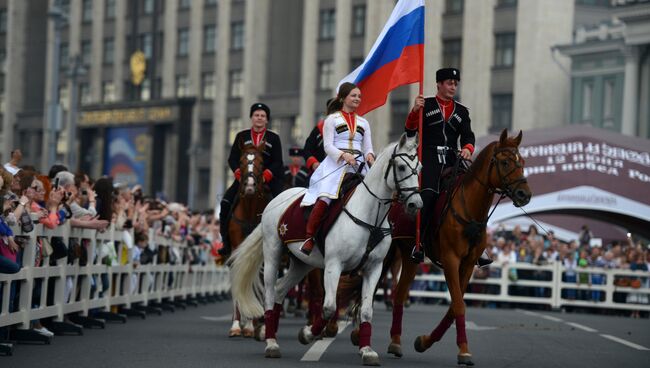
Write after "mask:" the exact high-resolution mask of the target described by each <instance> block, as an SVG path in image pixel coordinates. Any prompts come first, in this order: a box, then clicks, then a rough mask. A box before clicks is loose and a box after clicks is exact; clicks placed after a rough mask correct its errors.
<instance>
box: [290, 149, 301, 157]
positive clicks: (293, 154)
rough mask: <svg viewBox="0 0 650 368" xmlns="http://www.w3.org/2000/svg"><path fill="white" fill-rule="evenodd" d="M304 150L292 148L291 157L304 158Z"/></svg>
mask: <svg viewBox="0 0 650 368" xmlns="http://www.w3.org/2000/svg"><path fill="white" fill-rule="evenodd" d="M302 153H303V150H302V148H300V147H291V148H289V156H301V157H302Z"/></svg>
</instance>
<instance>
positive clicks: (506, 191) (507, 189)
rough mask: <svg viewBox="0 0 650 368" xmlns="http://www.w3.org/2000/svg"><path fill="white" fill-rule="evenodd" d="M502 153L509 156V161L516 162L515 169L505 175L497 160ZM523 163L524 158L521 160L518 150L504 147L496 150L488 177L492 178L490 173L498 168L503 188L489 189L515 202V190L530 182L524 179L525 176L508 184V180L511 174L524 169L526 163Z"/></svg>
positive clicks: (491, 160)
mask: <svg viewBox="0 0 650 368" xmlns="http://www.w3.org/2000/svg"><path fill="white" fill-rule="evenodd" d="M500 153H502V154H505V155H506V156H507V159H509V160H510V161H512V162H514V167H513V168H512V169H511V170H510V171H508V172H507V173H505V174H504V173H503V170H502V169H501V165H499V162H498V161H499V158H497V155H498V154H500ZM522 161H523V158H521V155H520V154H519V150H518V149H517V148H513V147H503V148H498V149H495V150H494V153H493V154H492V158H491V159H490V167H489V168H488V177H489V176H490V172H491V171H492V168H493V167H495V166H496V170H497V175H498V176H499V182H500V183H501V187H502V188H488V189H489V190H491V191H492V192H494V193H496V194H503V195H505V196H506V197H508V198H510V199H512V200H513V201H514V198H513V196H514V192H515V190H517V188H518V187H519V186H520V185H521V184H525V183H527V182H528V181H527V180H526V177H524V176H523V175H522V177H520V178H518V179H515V180H512V181H510V182H507V181H506V179H507V178H508V177H509V176H510V174H512V173H513V172H515V171H516V170H518V169H520V168H522V167H524V163H523V162H522Z"/></svg>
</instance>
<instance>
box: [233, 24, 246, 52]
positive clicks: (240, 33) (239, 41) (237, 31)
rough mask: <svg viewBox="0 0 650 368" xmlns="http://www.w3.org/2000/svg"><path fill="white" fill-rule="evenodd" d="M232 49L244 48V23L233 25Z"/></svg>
mask: <svg viewBox="0 0 650 368" xmlns="http://www.w3.org/2000/svg"><path fill="white" fill-rule="evenodd" d="M230 28H231V30H230V31H231V34H230V37H231V38H230V48H231V49H233V50H241V49H243V48H244V22H234V23H233V24H232V25H231V27H230Z"/></svg>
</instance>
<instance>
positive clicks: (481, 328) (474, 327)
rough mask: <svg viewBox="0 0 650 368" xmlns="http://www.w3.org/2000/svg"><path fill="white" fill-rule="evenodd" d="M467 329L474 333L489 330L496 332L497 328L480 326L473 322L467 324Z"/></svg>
mask: <svg viewBox="0 0 650 368" xmlns="http://www.w3.org/2000/svg"><path fill="white" fill-rule="evenodd" d="M465 329H467V330H473V331H487V330H496V327H490V326H479V325H477V324H476V323H474V322H472V321H467V322H465Z"/></svg>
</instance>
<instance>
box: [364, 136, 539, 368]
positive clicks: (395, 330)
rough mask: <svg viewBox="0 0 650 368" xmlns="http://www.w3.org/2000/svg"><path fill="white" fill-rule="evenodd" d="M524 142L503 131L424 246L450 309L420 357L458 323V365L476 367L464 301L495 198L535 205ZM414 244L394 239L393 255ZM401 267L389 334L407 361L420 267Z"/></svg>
mask: <svg viewBox="0 0 650 368" xmlns="http://www.w3.org/2000/svg"><path fill="white" fill-rule="evenodd" d="M521 137H522V133H521V132H519V135H518V136H516V137H510V138H509V137H508V134H507V131H506V130H503V132H502V133H501V137H500V139H499V141H498V142H492V143H490V144H489V145H488V146H487V147H485V148H484V149H483V150H482V151H481V152H480V153H479V155H478V157H477V158H476V161H475V162H474V163H473V164H472V165H471V167H470V169H469V171H468V172H467V173H466V174H465V175H464V177H463V178H462V179H461V180H460V183H459V185H458V187H457V188H455V190H454V191H453V194H452V197H451V200H450V202H449V207H448V209H447V210H446V211H445V212H444V215H443V217H442V218H441V220H440V222H441V225H440V228H439V230H438V232H437V233H436V234H435V235H434V236H432V237H431V239H430V242H429V243H428V244H425V246H424V250H425V254H426V255H427V256H428V257H429V258H431V259H439V260H440V262H441V263H442V265H443V267H444V273H445V279H446V281H447V286H448V288H449V293H450V294H451V305H450V307H449V309H448V310H447V313H446V314H445V316H444V318H443V319H442V321H440V323H439V324H438V326H437V327H436V328H435V329H434V330H433V331H432V332H431V334H429V335H421V336H418V337H417V338H416V340H415V350H416V351H418V352H424V351H425V350H427V349H428V348H430V347H431V346H432V345H433V344H434V343H435V342H437V341H439V340H440V339H441V338H442V336H443V335H444V333H445V332H446V331H447V329H449V327H450V326H451V325H452V324H453V323H454V322H455V323H456V344H457V345H458V349H459V352H458V364H464V365H473V362H472V355H471V354H470V352H469V348H468V345H467V335H466V333H465V303H464V301H463V295H464V293H465V290H466V289H467V285H468V284H469V280H470V277H471V276H472V272H473V270H474V265H475V264H476V262H477V260H478V258H479V257H480V255H481V254H482V253H483V250H484V249H485V247H486V244H487V236H486V229H485V226H486V223H487V217H488V211H489V209H490V207H491V205H492V203H493V200H494V195H495V194H497V193H503V194H504V195H505V196H507V197H509V198H510V199H512V202H513V204H514V205H515V206H517V207H521V206H525V205H526V204H528V202H529V201H530V197H531V191H530V188H529V187H528V184H527V182H526V178H525V177H524V160H523V159H522V158H521V156H520V154H519V150H518V147H519V144H520V143H521ZM441 200H442V199H441ZM427 220H428V221H431V219H427ZM414 230H415V229H413V231H414ZM413 238H414V236H413V237H412V238H399V239H394V240H393V242H392V246H393V247H394V249H392V250H391V252H395V251H399V252H398V253H401V254H402V255H407V254H410V252H411V249H412V247H413V241H414V239H413ZM391 263H392V262H390V260H389V259H388V258H387V259H386V263H385V265H384V270H386V269H387V268H389V267H391V266H392V264H391ZM401 265H402V272H401V274H400V277H399V282H398V284H397V288H396V289H395V292H394V294H393V303H394V305H393V323H392V327H391V330H390V334H391V343H390V345H389V347H388V352H389V353H391V354H394V355H396V356H397V357H401V356H402V347H401V334H402V314H403V311H404V303H405V302H406V299H407V298H408V293H409V289H410V286H411V283H412V282H413V279H414V278H415V273H416V270H417V267H418V264H416V263H414V262H413V261H412V260H411V258H410V257H408V256H403V257H401ZM356 334H357V330H355V331H353V335H352V340H353V342H354V341H355V340H356V339H357V337H356Z"/></svg>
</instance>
